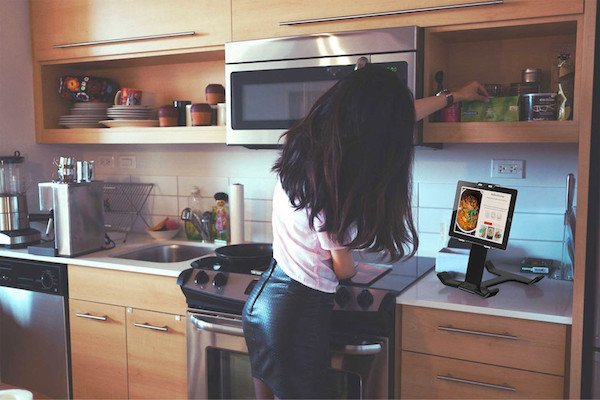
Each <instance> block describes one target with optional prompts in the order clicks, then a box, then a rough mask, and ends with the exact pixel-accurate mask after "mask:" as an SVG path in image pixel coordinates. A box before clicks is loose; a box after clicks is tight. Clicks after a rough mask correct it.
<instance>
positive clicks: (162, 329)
mask: <svg viewBox="0 0 600 400" xmlns="http://www.w3.org/2000/svg"><path fill="white" fill-rule="evenodd" d="M133 326H137V327H138V328H144V329H152V330H153V331H161V332H166V331H168V330H169V327H168V326H166V325H165V326H156V325H148V324H147V323H145V322H144V323H143V324H133Z"/></svg>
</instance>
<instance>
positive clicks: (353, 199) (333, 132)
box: [273, 65, 419, 261]
mask: <svg viewBox="0 0 600 400" xmlns="http://www.w3.org/2000/svg"><path fill="white" fill-rule="evenodd" d="M414 124H415V109H414V99H413V95H412V93H411V92H410V90H409V89H408V87H407V86H406V85H405V84H404V83H403V82H402V81H401V80H400V79H399V78H398V77H397V76H396V75H395V74H394V73H393V72H391V71H388V70H387V69H385V68H382V67H378V66H374V65H367V66H366V67H364V68H361V69H359V70H357V71H354V72H353V73H351V74H350V75H348V76H347V77H345V78H343V79H341V80H340V81H338V82H337V83H336V84H335V85H334V86H333V87H332V88H331V89H330V90H328V91H327V92H326V93H325V94H323V95H322V96H321V97H320V98H319V100H317V102H316V103H315V104H314V106H313V107H312V109H311V110H310V112H309V113H308V115H307V116H306V117H305V118H304V119H303V120H301V121H300V122H299V123H298V124H297V125H295V126H294V127H293V128H291V129H290V130H289V131H287V132H286V133H285V134H284V136H285V138H286V141H285V144H284V147H283V150H282V152H281V155H280V156H279V158H278V159H277V161H276V162H275V164H274V166H273V171H274V172H277V173H278V175H279V178H280V180H281V184H282V187H283V189H284V191H285V192H286V194H287V195H288V197H289V199H290V202H291V203H292V205H293V206H294V207H295V209H297V210H300V209H308V210H309V211H310V212H309V223H310V227H311V228H312V229H314V219H315V218H316V217H317V215H318V214H319V213H320V212H321V211H322V212H323V214H324V216H325V221H324V225H323V228H322V230H324V231H326V232H327V233H329V234H330V235H331V236H332V237H334V238H336V239H337V240H338V241H339V242H340V243H342V244H343V245H345V246H347V247H348V248H350V249H367V250H368V251H372V252H379V251H382V250H383V251H385V252H387V254H388V255H389V257H390V259H391V260H393V261H397V260H399V259H400V258H402V257H404V256H405V255H407V254H408V256H409V257H411V256H413V255H414V254H415V252H416V250H417V247H418V242H419V241H418V237H417V232H416V229H415V225H414V222H413V218H412V213H411V188H412V183H411V181H412V179H411V176H412V161H413V156H414V150H413V129H414ZM354 227H356V231H357V235H356V237H355V238H354V239H353V240H350V239H352V237H351V236H350V235H351V232H352V231H353V230H354ZM410 244H412V246H409V245H410ZM410 247H412V249H410Z"/></svg>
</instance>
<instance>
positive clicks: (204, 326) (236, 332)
mask: <svg viewBox="0 0 600 400" xmlns="http://www.w3.org/2000/svg"><path fill="white" fill-rule="evenodd" d="M190 319H191V321H192V323H193V324H194V326H195V327H196V328H197V329H198V330H201V331H207V332H214V333H223V334H226V335H231V336H239V337H244V330H243V329H242V328H238V327H235V326H228V325H220V324H214V323H212V322H208V321H205V320H203V319H200V318H197V317H195V316H193V315H192V316H191V317H190Z"/></svg>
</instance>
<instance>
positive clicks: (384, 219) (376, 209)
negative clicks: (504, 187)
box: [243, 65, 487, 398]
mask: <svg viewBox="0 0 600 400" xmlns="http://www.w3.org/2000/svg"><path fill="white" fill-rule="evenodd" d="M452 96H453V98H454V101H462V100H474V99H478V100H486V99H487V92H486V91H485V89H483V87H482V86H481V85H480V84H479V83H476V82H473V83H471V84H469V85H467V86H465V87H464V88H462V89H460V90H459V91H457V92H454V93H452ZM448 102H449V101H448V99H447V97H446V96H433V97H429V98H425V99H421V100H417V101H414V100H413V97H412V93H411V92H410V90H409V89H408V88H407V87H406V85H405V84H403V83H402V82H401V81H400V79H399V78H398V77H397V76H396V75H395V74H394V73H392V72H390V71H388V70H386V69H384V68H380V67H377V66H372V65H367V66H366V67H364V68H361V69H359V70H357V71H355V72H353V73H352V74H351V75H349V76H348V77H346V78H343V79H341V80H340V81H339V82H338V83H336V84H335V85H334V86H333V87H332V88H331V89H330V90H328V91H327V92H326V93H325V94H323V96H322V97H321V98H320V99H319V100H317V102H316V103H315V104H314V106H313V107H312V109H311V110H310V112H309V113H308V115H307V116H306V117H305V118H304V120H302V121H301V122H300V123H299V124H298V125H296V126H295V127H293V128H292V129H290V130H289V131H288V132H286V133H285V136H286V142H285V145H284V147H283V150H282V152H281V155H280V157H279V158H278V160H277V161H276V162H275V165H274V166H273V171H275V172H276V173H277V174H278V177H279V179H278V181H277V184H276V186H275V192H274V195H273V261H272V263H271V266H270V267H269V269H268V270H267V271H266V272H265V273H263V275H262V277H261V279H260V281H259V282H258V284H257V285H256V286H255V288H254V290H253V291H252V293H251V294H250V296H249V297H248V300H247V302H246V305H245V307H244V312H243V320H244V335H245V338H246V343H247V345H248V350H249V354H250V360H251V365H252V375H253V378H254V388H255V392H256V396H257V398H273V396H275V397H277V398H324V397H328V396H327V394H328V392H327V382H326V371H327V368H328V360H329V323H330V319H331V312H332V310H333V300H334V293H335V289H336V286H337V285H338V281H339V280H340V279H347V278H351V277H352V276H353V275H354V274H355V273H356V270H355V267H354V262H353V260H352V250H355V249H366V250H368V251H373V252H385V253H387V254H388V255H389V257H390V259H391V260H394V261H395V260H399V259H400V258H402V257H404V256H409V257H410V256H412V255H414V253H415V252H416V249H417V246H418V239H417V233H416V229H415V226H414V223H413V220H412V215H411V209H410V204H411V203H410V188H411V184H410V183H411V166H412V160H413V127H414V124H415V120H419V119H421V118H423V117H425V116H426V115H428V114H430V113H432V112H435V111H437V110H439V109H441V108H443V107H444V106H446V105H447V103H448Z"/></svg>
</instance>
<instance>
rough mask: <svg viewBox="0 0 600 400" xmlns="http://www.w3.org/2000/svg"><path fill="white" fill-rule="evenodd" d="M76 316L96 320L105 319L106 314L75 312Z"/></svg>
mask: <svg viewBox="0 0 600 400" xmlns="http://www.w3.org/2000/svg"><path fill="white" fill-rule="evenodd" d="M75 315H76V316H77V317H80V318H87V319H93V320H96V321H106V320H107V319H108V317H107V316H106V315H92V314H88V313H85V314H75Z"/></svg>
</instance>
